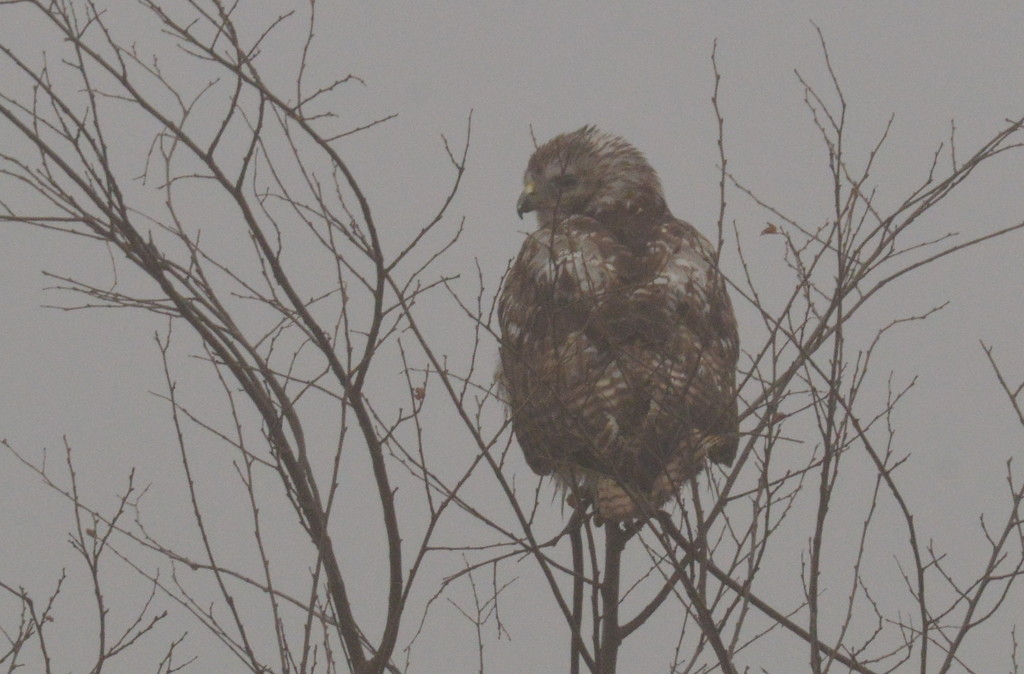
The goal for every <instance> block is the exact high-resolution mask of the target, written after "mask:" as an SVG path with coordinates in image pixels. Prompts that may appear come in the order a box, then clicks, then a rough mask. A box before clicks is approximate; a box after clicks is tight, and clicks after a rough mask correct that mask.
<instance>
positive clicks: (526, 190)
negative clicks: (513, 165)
mask: <svg viewBox="0 0 1024 674" xmlns="http://www.w3.org/2000/svg"><path fill="white" fill-rule="evenodd" d="M533 190H534V185H533V181H532V180H531V181H529V182H527V183H526V186H525V187H523V193H522V194H520V195H519V201H517V202H516V213H517V214H518V215H519V219H520V220H522V219H523V213H529V212H531V211H535V210H537V199H536V197H534V195H533Z"/></svg>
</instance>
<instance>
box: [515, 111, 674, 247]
mask: <svg viewBox="0 0 1024 674" xmlns="http://www.w3.org/2000/svg"><path fill="white" fill-rule="evenodd" d="M523 183H524V185H523V193H522V194H521V195H520V196H519V203H518V205H517V209H516V210H517V211H518V213H519V217H520V218H521V217H523V213H529V212H531V211H536V212H537V220H538V222H539V223H540V225H541V226H542V227H543V226H546V225H549V224H551V223H553V222H557V221H558V220H562V219H564V218H566V217H569V216H572V215H586V216H590V217H592V218H595V219H599V220H600V219H601V217H602V216H603V215H608V214H620V215H621V214H624V213H629V214H632V215H635V216H643V215H649V216H651V217H655V216H659V215H661V213H662V211H664V210H665V197H664V195H663V194H662V192H661V183H660V182H659V181H658V175H657V174H656V173H655V172H654V169H652V168H651V166H650V164H648V163H647V159H646V158H645V157H644V155H643V154H642V153H641V152H640V151H639V150H637V149H636V148H635V147H633V146H632V145H630V144H629V143H628V142H626V141H625V140H623V139H622V138H619V137H618V136H613V135H611V134H608V133H602V132H600V131H598V130H597V128H595V127H593V126H585V127H583V128H582V129H579V130H577V131H573V132H572V133H563V134H562V135H560V136H555V137H554V138H552V139H551V140H549V141H548V142H547V143H544V144H543V145H541V146H540V147H539V148H537V151H536V152H534V153H533V156H532V157H530V163H529V164H528V165H527V167H526V174H525V175H524V176H523Z"/></svg>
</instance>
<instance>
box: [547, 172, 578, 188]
mask: <svg viewBox="0 0 1024 674" xmlns="http://www.w3.org/2000/svg"><path fill="white" fill-rule="evenodd" d="M578 182H579V180H578V179H577V178H576V176H574V175H572V174H571V173H562V174H560V175H557V176H552V178H551V184H552V185H554V186H555V187H557V188H558V189H560V190H567V189H569V188H571V187H576V183H578Z"/></svg>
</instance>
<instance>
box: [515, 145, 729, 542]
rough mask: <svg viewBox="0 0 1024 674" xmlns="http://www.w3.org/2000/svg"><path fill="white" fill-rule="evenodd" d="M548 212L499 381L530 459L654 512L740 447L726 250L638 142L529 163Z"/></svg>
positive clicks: (606, 504)
mask: <svg viewBox="0 0 1024 674" xmlns="http://www.w3.org/2000/svg"><path fill="white" fill-rule="evenodd" d="M524 184H525V186H524V189H523V193H522V196H521V197H520V199H519V204H518V210H519V214H520V216H522V214H523V213H524V212H536V214H537V223H538V228H537V230H536V231H534V232H533V233H531V234H529V235H528V236H527V238H526V241H525V242H524V243H523V247H522V249H521V250H520V252H519V256H518V258H517V259H516V261H515V263H514V264H513V265H512V268H511V270H510V272H509V275H508V278H507V279H506V281H505V286H504V288H503V290H502V294H501V298H500V303H499V309H498V316H499V323H500V325H501V332H502V343H501V369H500V371H499V378H500V381H501V383H502V385H503V388H504V390H505V394H506V396H507V402H508V405H509V409H510V412H511V415H512V426H513V429H514V431H515V434H516V437H517V438H518V440H519V444H520V445H521V446H522V449H523V453H524V455H525V456H526V461H527V463H528V464H529V465H530V467H531V468H532V469H533V470H534V471H535V472H537V473H538V474H541V475H548V474H554V475H555V476H556V478H557V479H559V480H560V481H561V482H562V484H564V485H565V486H566V487H567V488H568V489H570V490H571V491H573V492H574V493H576V494H577V495H578V496H584V497H590V498H591V499H592V500H593V501H594V502H595V504H596V507H597V510H598V512H599V514H600V516H601V518H602V519H604V520H607V521H613V522H614V521H622V520H626V519H631V518H637V517H643V516H645V515H648V514H650V513H651V512H653V511H654V509H656V508H658V507H659V506H661V505H662V504H663V503H664V502H665V501H666V500H668V499H669V498H670V497H672V496H673V495H674V494H675V493H676V492H677V491H678V489H679V487H680V485H681V484H682V483H683V482H684V481H685V480H687V479H688V478H690V477H691V476H693V475H695V474H696V473H697V472H698V471H699V470H700V469H701V466H702V464H703V462H704V459H705V457H710V458H711V459H712V460H714V461H716V462H719V463H726V464H731V462H732V459H733V457H734V455H735V453H736V447H737V443H738V435H737V414H736V387H735V370H736V360H737V357H738V353H739V342H738V337H737V333H736V321H735V319H734V318H733V313H732V306H731V304H730V302H729V297H728V295H727V293H726V289H725V283H724V280H723V279H722V276H721V274H720V273H719V271H718V267H717V264H716V262H715V257H716V256H715V249H714V247H713V246H712V245H711V243H710V242H709V241H708V240H707V239H706V238H704V237H703V236H702V235H701V234H700V233H699V232H697V230H696V229H694V228H693V227H692V226H691V225H689V224H688V223H686V222H683V221H682V220H678V219H676V218H675V217H673V216H672V214H671V213H670V212H669V210H668V207H667V206H666V205H665V199H664V196H663V195H662V190H661V184H660V182H659V180H658V176H657V174H656V173H655V172H654V170H653V169H652V168H651V167H650V165H649V164H648V163H647V160H646V159H645V158H644V156H643V155H642V154H641V153H640V152H638V151H637V150H636V149H635V148H634V147H633V146H632V145H630V144H629V143H627V142H626V141H625V140H623V139H621V138H619V137H616V136H612V135H608V134H604V133H601V132H600V131H598V130H597V129H595V128H594V127H584V128H582V129H579V130H578V131H575V132H573V133H567V134H562V135H560V136H557V137H556V138H554V139H552V140H551V141H549V142H548V143H545V144H544V145H542V146H541V147H539V148H538V149H537V150H536V152H534V154H533V156H532V157H531V158H530V162H529V165H528V167H527V169H526V175H525V178H524Z"/></svg>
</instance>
